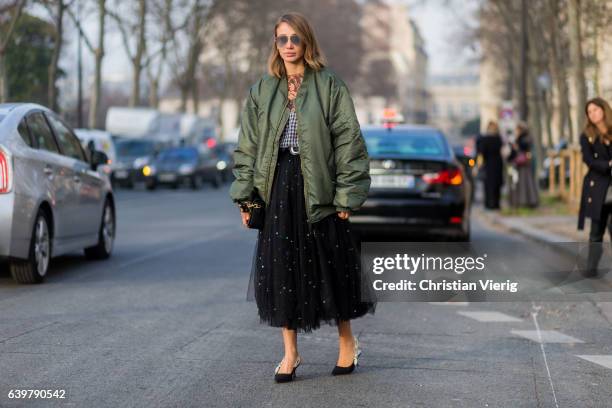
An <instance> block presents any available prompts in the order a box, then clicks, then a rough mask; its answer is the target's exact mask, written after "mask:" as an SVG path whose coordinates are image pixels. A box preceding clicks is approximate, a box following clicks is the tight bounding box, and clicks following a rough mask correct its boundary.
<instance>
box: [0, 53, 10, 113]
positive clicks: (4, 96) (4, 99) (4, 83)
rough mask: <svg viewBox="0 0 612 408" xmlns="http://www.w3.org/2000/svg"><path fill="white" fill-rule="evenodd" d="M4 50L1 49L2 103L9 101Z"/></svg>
mask: <svg viewBox="0 0 612 408" xmlns="http://www.w3.org/2000/svg"><path fill="white" fill-rule="evenodd" d="M4 54H5V53H4V50H0V103H5V102H8V98H9V93H8V75H7V72H6V56H5V55H4Z"/></svg>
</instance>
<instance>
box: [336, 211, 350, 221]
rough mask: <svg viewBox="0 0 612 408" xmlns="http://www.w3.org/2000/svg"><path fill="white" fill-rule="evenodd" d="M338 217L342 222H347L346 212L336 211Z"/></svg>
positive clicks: (347, 214) (347, 213)
mask: <svg viewBox="0 0 612 408" xmlns="http://www.w3.org/2000/svg"><path fill="white" fill-rule="evenodd" d="M338 217H340V219H343V220H348V217H349V212H348V211H338Z"/></svg>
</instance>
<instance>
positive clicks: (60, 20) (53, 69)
mask: <svg viewBox="0 0 612 408" xmlns="http://www.w3.org/2000/svg"><path fill="white" fill-rule="evenodd" d="M65 7H66V5H65V4H64V0H58V2H57V16H56V22H55V34H54V37H55V47H54V48H53V56H52V57H51V64H50V65H49V71H48V72H49V85H48V91H47V98H48V99H47V104H48V106H49V108H50V109H52V110H54V111H56V112H57V111H58V105H57V87H56V84H55V82H56V81H57V66H58V63H59V58H60V55H61V52H62V43H63V41H64V28H63V24H64V8H65Z"/></svg>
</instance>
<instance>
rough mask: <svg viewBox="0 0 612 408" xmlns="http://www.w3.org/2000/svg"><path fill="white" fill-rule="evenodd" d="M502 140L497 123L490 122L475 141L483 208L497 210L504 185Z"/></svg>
mask: <svg viewBox="0 0 612 408" xmlns="http://www.w3.org/2000/svg"><path fill="white" fill-rule="evenodd" d="M502 145H503V142H502V138H501V136H500V135H499V126H498V125H497V122H494V121H490V122H489V123H488V125H487V131H486V133H485V134H484V136H479V137H478V139H477V140H476V150H477V152H478V154H480V155H482V159H483V165H482V170H483V172H484V193H485V194H484V195H485V203H484V204H485V208H488V209H490V210H497V209H499V200H500V197H501V188H502V185H503V183H504V178H503V174H504V162H503V160H502V155H501V150H502Z"/></svg>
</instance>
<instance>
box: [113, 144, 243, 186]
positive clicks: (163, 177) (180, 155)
mask: <svg viewBox="0 0 612 408" xmlns="http://www.w3.org/2000/svg"><path fill="white" fill-rule="evenodd" d="M231 146H232V144H228V143H223V144H218V143H216V141H215V139H208V141H206V142H204V143H203V144H201V145H197V146H164V145H160V144H158V143H156V142H154V141H152V140H146V139H121V138H117V141H116V152H117V162H116V164H115V166H114V168H113V173H112V180H113V182H114V183H115V184H116V185H118V186H120V187H125V188H134V186H135V184H136V183H144V184H145V186H146V187H147V189H149V190H155V189H156V188H157V187H158V186H163V185H168V186H170V187H171V188H178V187H179V186H181V185H189V186H190V187H191V188H193V189H199V188H200V187H202V185H203V184H204V183H210V184H211V185H212V186H213V187H214V188H219V187H220V186H221V184H222V183H224V182H226V181H229V180H231V177H232V176H233V175H232V169H233V157H232V154H231V152H230V151H229V150H230V149H232V147H231Z"/></svg>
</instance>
